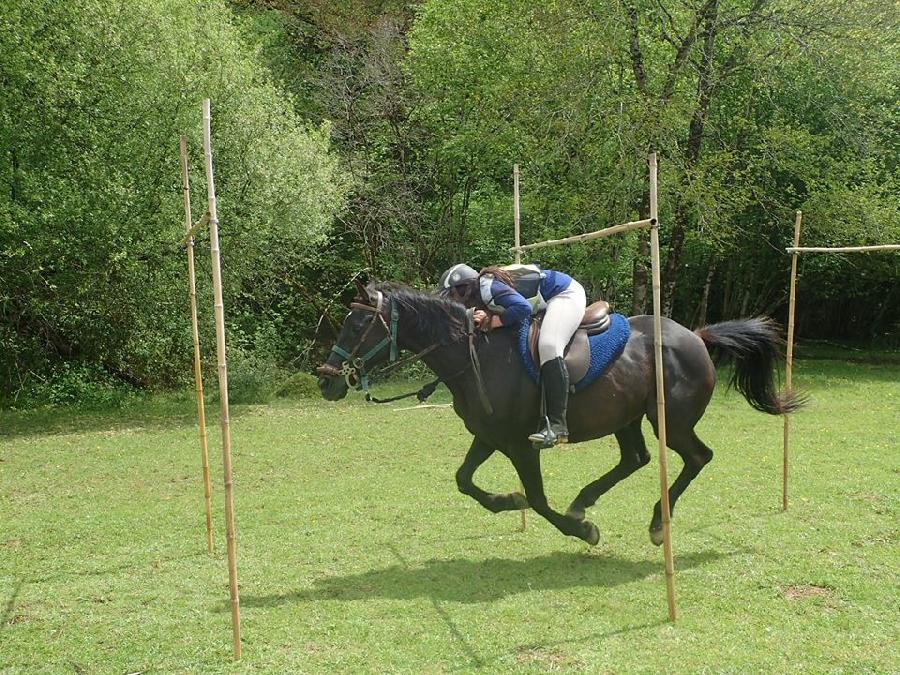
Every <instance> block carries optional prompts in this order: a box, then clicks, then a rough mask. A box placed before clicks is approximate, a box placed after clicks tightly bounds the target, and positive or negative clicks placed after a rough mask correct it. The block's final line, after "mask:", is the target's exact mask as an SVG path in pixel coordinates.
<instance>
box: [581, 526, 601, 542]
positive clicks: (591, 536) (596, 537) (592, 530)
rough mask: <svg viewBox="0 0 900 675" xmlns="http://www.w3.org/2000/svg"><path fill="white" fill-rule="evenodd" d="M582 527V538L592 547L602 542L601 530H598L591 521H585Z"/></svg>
mask: <svg viewBox="0 0 900 675" xmlns="http://www.w3.org/2000/svg"><path fill="white" fill-rule="evenodd" d="M581 527H582V535H581V538H582V539H584V540H585V541H586V542H587V543H588V544H590V545H591V546H596V545H597V544H598V543H599V542H600V530H598V529H597V526H596V525H594V524H593V523H592V522H591V521H589V520H583V521H581Z"/></svg>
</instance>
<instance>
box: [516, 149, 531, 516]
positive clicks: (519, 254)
mask: <svg viewBox="0 0 900 675" xmlns="http://www.w3.org/2000/svg"><path fill="white" fill-rule="evenodd" d="M519 213H520V212H519V165H518V164H513V227H514V229H515V242H516V246H515V253H516V262H517V263H520V262H522V251H521V250H520V248H519V247H520V246H521V244H522V238H521V237H522V234H521V230H520V229H519V224H520V220H519ZM519 492H521V493H522V494H523V495H524V494H525V486H524V485H522V481H521V480H519ZM519 513H520V514H521V516H522V523H521V525H519V531H520V532H524V531H525V529H526V528H527V527H528V520H527V518H526V516H525V510H524V509H522V510H521V511H519Z"/></svg>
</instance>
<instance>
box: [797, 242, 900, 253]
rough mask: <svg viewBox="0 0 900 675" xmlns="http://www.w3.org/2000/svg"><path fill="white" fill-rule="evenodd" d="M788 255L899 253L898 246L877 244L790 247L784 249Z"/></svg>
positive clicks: (899, 246) (899, 247) (899, 245)
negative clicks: (869, 252) (834, 246)
mask: <svg viewBox="0 0 900 675" xmlns="http://www.w3.org/2000/svg"><path fill="white" fill-rule="evenodd" d="M785 250H786V251H787V252H788V253H865V252H867V251H900V244H879V245H877V246H839V247H836V248H828V247H823V246H798V245H795V246H791V247H790V248H786V249H785Z"/></svg>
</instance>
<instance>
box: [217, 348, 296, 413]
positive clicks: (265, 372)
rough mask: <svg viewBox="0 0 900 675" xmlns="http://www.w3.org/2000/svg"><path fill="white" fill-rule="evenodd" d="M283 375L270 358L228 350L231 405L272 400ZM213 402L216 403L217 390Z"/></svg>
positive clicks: (238, 350)
mask: <svg viewBox="0 0 900 675" xmlns="http://www.w3.org/2000/svg"><path fill="white" fill-rule="evenodd" d="M284 378H285V372H284V370H282V369H281V368H280V367H279V366H278V365H277V364H276V363H275V361H274V359H272V358H271V357H270V356H265V355H261V354H254V353H251V352H246V351H244V350H242V349H240V348H236V347H235V348H229V350H228V400H229V402H231V403H236V404H242V403H268V402H269V401H271V400H272V399H273V398H274V397H275V392H276V390H277V389H278V387H279V384H280V383H281V382H283V381H284ZM216 392H217V393H216V394H215V396H214V400H218V390H216Z"/></svg>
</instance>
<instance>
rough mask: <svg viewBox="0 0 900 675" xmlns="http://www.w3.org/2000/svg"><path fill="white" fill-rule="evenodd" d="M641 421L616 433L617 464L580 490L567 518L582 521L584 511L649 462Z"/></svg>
mask: <svg viewBox="0 0 900 675" xmlns="http://www.w3.org/2000/svg"><path fill="white" fill-rule="evenodd" d="M642 420H643V416H641V417H639V418H638V419H636V420H635V421H634V422H632V423H631V424H629V425H628V426H627V427H625V428H623V429H620V430H619V431H617V432H616V440H617V441H619V453H620V454H619V463H618V464H616V466H614V467H613V468H612V469H611V470H610V471H607V472H606V473H605V474H603V475H602V476H600V478H598V479H597V480H595V481H593V482H592V483H588V484H587V485H585V486H584V487H583V488H582V489H581V492H579V493H578V496H577V497H576V498H575V500H574V501H573V502H572V504H571V505H570V506H569V510H568V511H567V512H566V515H567V516H571V517H572V518H577V519H578V520H584V512H585V509H587V508H589V507H591V506H593V505H594V504H595V503H596V502H597V500H598V499H599V498H600V497H601V496H602V495H603V494H605V493H606V492H607V491H609V490H610V489H611V488H612V487H613V486H614V485H615V484H616V483H618V482H619V481H621V480H624V479H625V478H628V476H630V475H631V474H633V473H634V472H635V471H637V470H638V469H640V468H641V467H642V466H645V465H646V464H647V463H648V462H649V461H650V453H649V452H647V444H646V443H645V442H644V434H643V433H641V421H642Z"/></svg>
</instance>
